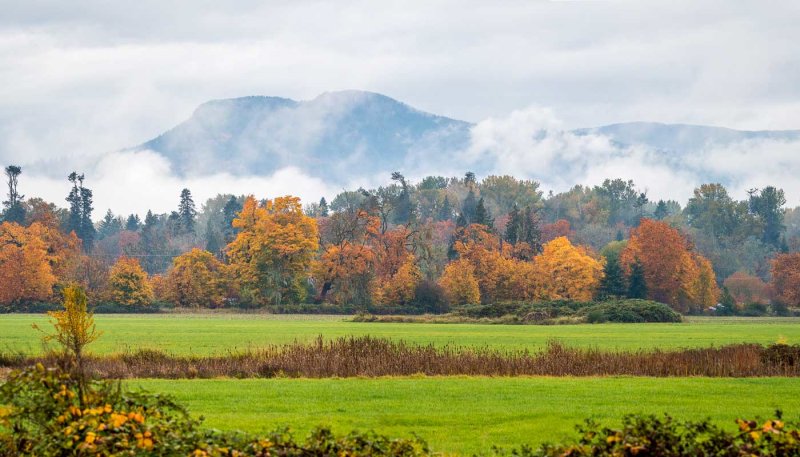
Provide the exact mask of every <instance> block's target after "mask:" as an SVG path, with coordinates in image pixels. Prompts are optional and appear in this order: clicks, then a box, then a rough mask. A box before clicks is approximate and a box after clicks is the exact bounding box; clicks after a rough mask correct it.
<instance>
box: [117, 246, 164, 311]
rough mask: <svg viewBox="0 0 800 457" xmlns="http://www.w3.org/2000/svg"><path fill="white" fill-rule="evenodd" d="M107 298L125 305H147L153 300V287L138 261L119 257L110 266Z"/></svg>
mask: <svg viewBox="0 0 800 457" xmlns="http://www.w3.org/2000/svg"><path fill="white" fill-rule="evenodd" d="M108 291H109V298H110V299H111V300H112V301H114V302H115V303H119V304H121V305H126V306H142V305H149V304H150V303H151V302H152V301H153V288H152V286H151V285H150V282H149V281H148V278H147V272H145V271H144V270H143V269H142V266H141V265H139V261H138V260H136V259H133V258H130V257H120V258H119V259H118V260H117V263H115V264H114V266H113V267H111V271H110V272H109V275H108Z"/></svg>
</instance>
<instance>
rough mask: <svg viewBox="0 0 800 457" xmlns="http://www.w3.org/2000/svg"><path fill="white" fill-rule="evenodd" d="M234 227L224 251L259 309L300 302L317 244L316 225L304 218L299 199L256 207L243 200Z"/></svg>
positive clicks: (273, 201) (254, 201) (306, 217)
mask: <svg viewBox="0 0 800 457" xmlns="http://www.w3.org/2000/svg"><path fill="white" fill-rule="evenodd" d="M233 226H234V227H235V228H236V229H238V230H239V233H238V235H237V236H236V238H235V239H234V240H233V241H232V242H231V243H230V244H229V245H228V247H227V249H226V251H227V255H228V257H229V259H230V264H231V269H232V272H233V274H234V275H235V278H236V280H237V281H238V282H239V284H240V285H241V287H243V288H245V289H249V290H250V291H251V292H252V293H253V294H254V298H255V300H256V301H257V302H258V303H260V304H266V303H272V304H281V303H283V302H289V303H298V302H301V301H303V299H304V298H305V296H306V288H305V283H306V281H307V280H308V277H309V276H310V274H311V260H312V259H313V257H314V254H315V253H316V251H317V249H318V247H319V241H318V231H317V223H316V221H315V220H314V219H312V218H310V217H308V216H306V215H305V214H303V210H302V206H301V204H300V199H299V198H297V197H289V196H287V197H278V198H275V199H274V200H266V201H265V202H264V203H263V204H262V205H259V204H258V203H257V202H256V199H255V198H254V197H252V196H250V197H247V199H246V200H245V202H244V206H243V208H242V211H241V212H240V213H239V217H238V218H236V219H234V220H233Z"/></svg>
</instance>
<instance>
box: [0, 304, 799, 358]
mask: <svg viewBox="0 0 800 457" xmlns="http://www.w3.org/2000/svg"><path fill="white" fill-rule="evenodd" d="M95 319H96V322H97V327H98V329H100V330H102V331H103V332H104V335H103V336H102V337H101V338H100V339H99V340H98V341H97V342H95V343H93V344H92V346H91V347H90V348H89V350H90V352H94V353H99V354H108V353H119V352H125V351H127V350H133V349H142V348H145V349H159V350H163V351H167V352H170V353H173V354H180V355H186V354H196V355H208V354H219V355H222V354H225V353H227V352H230V351H234V352H235V351H243V350H247V349H255V348H259V347H263V346H265V345H267V344H272V343H290V342H293V341H310V340H312V339H314V338H316V337H317V336H319V335H322V336H323V337H325V338H336V337H340V336H348V335H356V336H362V335H371V336H375V337H386V338H392V339H395V340H404V341H406V342H410V343H418V344H435V345H439V346H442V345H446V344H452V345H459V346H488V347H492V348H510V349H523V348H529V349H533V348H538V347H542V346H543V345H545V344H546V342H547V341H548V340H551V339H557V340H559V341H560V342H562V343H564V344H566V345H570V346H577V347H600V348H604V349H639V348H662V349H666V348H673V349H677V348H688V347H708V346H711V345H714V346H720V345H725V344H731V343H741V342H748V343H761V344H769V343H774V342H776V341H778V340H784V341H787V342H789V343H793V344H797V343H800V325H798V324H800V318H688V319H687V320H686V322H683V323H678V324H584V325H559V326H540V325H485V324H416V323H414V324H411V323H359V322H348V321H347V319H348V318H347V317H345V316H308V315H306V316H286V315H263V314H157V315H98V316H96V317H95ZM46 321H47V318H46V317H45V316H43V315H31V314H10V315H0V351H22V352H25V353H28V354H34V353H39V352H41V351H42V346H41V343H40V337H41V334H40V333H39V332H37V331H36V330H34V329H33V328H31V324H33V323H38V324H40V325H42V324H46ZM42 327H43V328H47V326H42Z"/></svg>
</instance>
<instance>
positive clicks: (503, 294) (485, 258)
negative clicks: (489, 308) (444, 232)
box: [454, 224, 516, 303]
mask: <svg viewBox="0 0 800 457" xmlns="http://www.w3.org/2000/svg"><path fill="white" fill-rule="evenodd" d="M456 237H457V239H456V241H455V243H454V248H455V251H456V252H457V253H458V256H459V257H460V258H461V259H465V260H467V261H469V263H470V264H472V268H473V271H474V275H475V278H476V279H477V281H478V287H479V289H480V296H481V300H482V301H483V302H485V303H492V302H497V301H502V300H511V299H514V298H515V296H514V289H513V278H514V267H515V265H516V262H515V261H514V260H513V259H511V254H512V252H511V250H512V246H511V245H510V244H507V243H506V244H502V243H501V239H500V237H498V236H497V235H495V234H494V233H492V232H491V231H489V228H488V227H486V226H484V225H480V224H471V225H469V226H467V227H465V228H463V229H461V230H459V231H458V232H457V233H456Z"/></svg>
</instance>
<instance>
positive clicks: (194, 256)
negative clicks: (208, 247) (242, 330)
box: [166, 248, 228, 308]
mask: <svg viewBox="0 0 800 457" xmlns="http://www.w3.org/2000/svg"><path fill="white" fill-rule="evenodd" d="M166 287H167V289H168V292H167V297H168V298H169V299H170V301H172V302H173V303H175V304H176V305H178V306H184V307H193V308H200V307H208V308H217V307H220V306H223V305H224V304H225V298H226V295H227V291H228V278H227V271H226V266H225V264H223V263H222V262H220V261H219V260H218V259H217V258H216V257H215V256H214V255H213V254H212V253H210V252H208V251H203V250H201V249H197V248H195V249H192V250H191V251H189V252H186V253H183V254H181V255H179V256H178V257H175V258H174V259H173V260H172V269H170V271H169V273H168V275H167V277H166Z"/></svg>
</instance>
